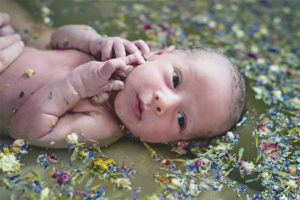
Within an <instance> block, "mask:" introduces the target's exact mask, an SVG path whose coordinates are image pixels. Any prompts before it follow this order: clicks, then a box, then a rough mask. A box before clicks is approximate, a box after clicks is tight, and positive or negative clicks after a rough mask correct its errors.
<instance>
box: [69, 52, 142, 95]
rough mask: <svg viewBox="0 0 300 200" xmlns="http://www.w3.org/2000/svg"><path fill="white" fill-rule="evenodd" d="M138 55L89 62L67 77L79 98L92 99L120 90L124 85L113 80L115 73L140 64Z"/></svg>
mask: <svg viewBox="0 0 300 200" xmlns="http://www.w3.org/2000/svg"><path fill="white" fill-rule="evenodd" d="M144 62H145V61H144V59H143V57H142V56H141V54H140V53H135V54H132V55H129V56H126V57H120V58H115V59H111V60H109V61H106V62H97V61H91V62H88V63H85V64H83V65H81V66H79V67H77V68H75V69H74V70H73V71H72V72H71V73H70V74H69V75H68V79H69V80H70V82H71V84H72V85H73V86H72V87H73V88H75V90H76V93H78V95H79V96H80V98H81V99H82V98H86V97H92V96H94V95H101V94H103V93H107V92H111V91H116V90H121V89H123V87H124V83H123V82H122V81H121V80H116V79H114V75H115V73H119V72H120V71H125V70H127V69H128V68H131V67H132V66H131V65H134V64H142V63H144Z"/></svg>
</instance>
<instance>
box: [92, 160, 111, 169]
mask: <svg viewBox="0 0 300 200" xmlns="http://www.w3.org/2000/svg"><path fill="white" fill-rule="evenodd" d="M111 164H116V163H115V161H114V160H113V159H111V158H108V159H107V158H94V159H93V167H94V168H95V169H100V170H103V171H107V170H108V168H109V166H110V165H111Z"/></svg>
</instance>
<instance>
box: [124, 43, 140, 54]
mask: <svg viewBox="0 0 300 200" xmlns="http://www.w3.org/2000/svg"><path fill="white" fill-rule="evenodd" d="M124 46H125V48H126V51H127V53H128V54H134V53H140V50H139V49H138V48H137V47H136V46H135V45H134V43H132V42H129V41H126V42H124Z"/></svg>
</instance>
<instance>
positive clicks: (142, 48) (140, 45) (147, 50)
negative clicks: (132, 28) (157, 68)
mask: <svg viewBox="0 0 300 200" xmlns="http://www.w3.org/2000/svg"><path fill="white" fill-rule="evenodd" d="M133 43H134V44H135V46H137V47H138V48H139V49H140V51H141V52H142V54H143V56H144V57H145V58H148V56H149V54H150V48H149V46H148V45H147V44H146V42H145V41H144V40H137V41H134V42H133Z"/></svg>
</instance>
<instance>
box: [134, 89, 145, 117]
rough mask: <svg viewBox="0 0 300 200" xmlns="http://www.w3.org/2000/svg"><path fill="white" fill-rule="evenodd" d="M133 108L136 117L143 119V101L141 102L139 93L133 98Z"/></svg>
mask: <svg viewBox="0 0 300 200" xmlns="http://www.w3.org/2000/svg"><path fill="white" fill-rule="evenodd" d="M132 110H133V113H134V115H135V116H136V118H137V119H139V120H141V119H142V113H143V103H142V102H141V100H140V98H139V95H138V94H137V95H136V97H135V98H134V100H133V105H132Z"/></svg>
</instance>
